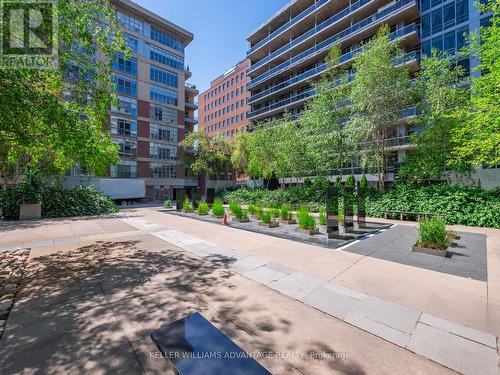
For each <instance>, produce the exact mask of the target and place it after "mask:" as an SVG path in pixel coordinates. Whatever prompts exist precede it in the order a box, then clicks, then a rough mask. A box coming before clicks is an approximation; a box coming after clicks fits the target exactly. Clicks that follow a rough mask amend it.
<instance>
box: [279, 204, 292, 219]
mask: <svg viewBox="0 0 500 375" xmlns="http://www.w3.org/2000/svg"><path fill="white" fill-rule="evenodd" d="M291 218H292V207H291V206H290V205H289V204H283V205H282V206H281V219H282V220H290V219H291Z"/></svg>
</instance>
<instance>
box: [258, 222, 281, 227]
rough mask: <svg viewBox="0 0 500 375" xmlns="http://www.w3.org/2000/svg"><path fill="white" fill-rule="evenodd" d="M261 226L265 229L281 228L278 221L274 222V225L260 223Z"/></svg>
mask: <svg viewBox="0 0 500 375" xmlns="http://www.w3.org/2000/svg"><path fill="white" fill-rule="evenodd" d="M259 225H260V226H261V227H265V228H277V227H279V226H280V223H278V222H277V221H273V222H272V223H263V222H262V221H261V222H259Z"/></svg>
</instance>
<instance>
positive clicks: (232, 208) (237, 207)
mask: <svg viewBox="0 0 500 375" xmlns="http://www.w3.org/2000/svg"><path fill="white" fill-rule="evenodd" d="M238 210H241V207H240V205H239V204H238V203H234V202H231V203H229V211H231V213H232V214H233V215H235V216H236V212H237V211H238Z"/></svg>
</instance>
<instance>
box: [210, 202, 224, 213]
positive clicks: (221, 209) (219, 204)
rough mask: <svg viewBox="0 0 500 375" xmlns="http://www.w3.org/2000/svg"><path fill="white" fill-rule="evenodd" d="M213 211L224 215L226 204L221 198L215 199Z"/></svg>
mask: <svg viewBox="0 0 500 375" xmlns="http://www.w3.org/2000/svg"><path fill="white" fill-rule="evenodd" d="M212 213H213V214H214V215H215V216H224V213H225V211H224V205H223V204H222V201H221V200H220V199H216V200H215V201H214V204H213V206H212Z"/></svg>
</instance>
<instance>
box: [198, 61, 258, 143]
mask: <svg viewBox="0 0 500 375" xmlns="http://www.w3.org/2000/svg"><path fill="white" fill-rule="evenodd" d="M248 67H249V61H248V60H243V61H240V62H239V63H237V64H236V65H235V66H233V67H232V68H231V69H229V70H228V71H227V72H226V73H224V74H222V75H221V76H219V77H217V78H216V79H214V80H213V81H212V82H211V84H210V88H209V89H208V90H206V91H204V92H202V93H201V94H200V95H199V96H198V103H199V110H198V118H199V126H198V131H200V132H205V133H206V134H208V135H209V136H210V137H213V136H216V135H219V134H220V135H222V136H223V137H225V138H227V139H229V140H230V141H232V140H234V139H235V137H236V135H237V134H238V132H241V131H242V130H243V129H246V128H247V125H248V117H247V115H248V104H247V101H248V91H247V89H246V86H247V84H248V78H247V74H246V70H247V69H248Z"/></svg>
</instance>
